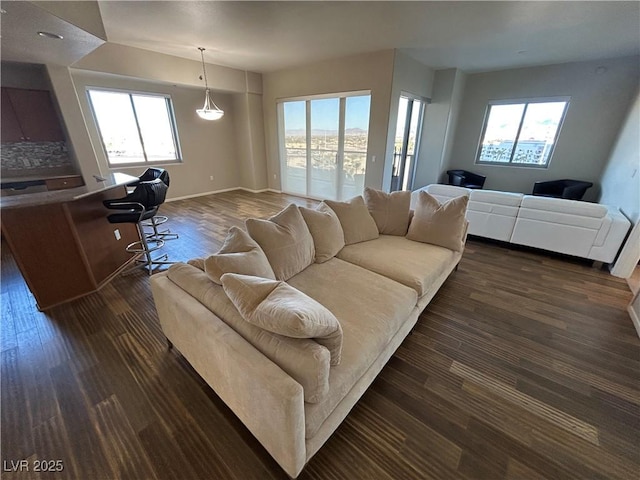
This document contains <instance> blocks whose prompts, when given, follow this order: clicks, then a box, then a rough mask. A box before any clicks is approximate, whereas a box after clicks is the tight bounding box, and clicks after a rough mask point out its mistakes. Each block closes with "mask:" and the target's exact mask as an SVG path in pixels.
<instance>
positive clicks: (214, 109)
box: [196, 47, 224, 120]
mask: <svg viewBox="0 0 640 480" xmlns="http://www.w3.org/2000/svg"><path fill="white" fill-rule="evenodd" d="M198 50H200V56H201V57H202V71H203V72H204V86H205V91H204V106H203V107H202V108H200V109H198V110H196V113H197V114H198V116H199V117H200V118H203V119H204V120H218V119H220V118H222V116H223V115H224V112H223V111H222V110H220V107H218V106H217V105H216V104H215V103H214V102H213V100H211V97H210V96H209V83H208V82H207V69H206V68H205V66H204V48H202V47H198ZM200 80H202V77H200Z"/></svg>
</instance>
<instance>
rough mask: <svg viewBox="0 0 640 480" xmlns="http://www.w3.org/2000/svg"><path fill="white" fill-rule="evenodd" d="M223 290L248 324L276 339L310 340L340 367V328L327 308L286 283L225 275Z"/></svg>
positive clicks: (332, 363) (230, 274) (247, 276)
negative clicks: (275, 336) (269, 333)
mask: <svg viewBox="0 0 640 480" xmlns="http://www.w3.org/2000/svg"><path fill="white" fill-rule="evenodd" d="M222 288H224V291H225V293H226V294H227V296H228V297H229V299H230V300H231V302H232V303H233V304H234V305H235V307H236V308H237V309H238V311H239V312H240V314H241V315H242V317H243V318H244V319H245V320H246V321H247V322H249V323H251V324H253V325H256V326H258V327H260V328H262V329H264V330H268V331H269V332H272V333H277V334H278V335H284V336H286V337H293V338H313V339H314V340H315V341H316V342H318V343H319V344H320V345H323V346H325V347H327V349H328V350H329V353H330V354H331V365H338V364H339V363H340V356H341V354H342V327H341V326H340V323H339V322H338V319H337V318H336V317H335V315H333V313H331V312H330V311H329V310H328V309H327V308H326V307H324V306H323V305H321V304H320V303H318V302H316V301H315V300H314V299H313V298H311V297H309V296H307V295H305V294H304V293H302V292H301V291H300V290H297V289H295V288H293V287H292V286H291V285H289V284H287V283H285V282H279V281H276V280H269V279H267V278H259V277H253V276H249V275H237V274H234V273H227V274H225V275H223V276H222Z"/></svg>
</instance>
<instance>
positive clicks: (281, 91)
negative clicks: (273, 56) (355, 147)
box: [263, 50, 394, 190]
mask: <svg viewBox="0 0 640 480" xmlns="http://www.w3.org/2000/svg"><path fill="white" fill-rule="evenodd" d="M393 58H394V52H393V50H385V51H381V52H375V53H369V54H364V55H357V56H352V57H346V58H339V59H334V60H327V61H324V62H319V63H314V64H311V65H305V66H302V67H298V68H293V69H288V70H282V71H279V72H273V73H266V74H264V75H263V90H264V93H263V106H264V122H265V136H266V138H265V140H266V147H267V173H268V180H269V188H272V189H274V190H280V188H281V186H280V164H279V151H278V128H277V127H278V121H277V112H276V102H277V100H278V99H283V98H290V97H298V96H306V95H319V94H330V93H342V92H350V91H359V90H371V112H370V124H369V138H368V158H367V169H366V177H365V184H366V185H368V186H371V187H375V188H381V187H382V181H383V174H384V163H385V162H384V161H383V159H384V158H385V153H386V149H387V145H386V144H387V134H388V125H389V108H390V105H391V103H390V100H391V85H392V80H393ZM372 156H375V157H376V158H377V160H376V162H375V163H374V162H372Z"/></svg>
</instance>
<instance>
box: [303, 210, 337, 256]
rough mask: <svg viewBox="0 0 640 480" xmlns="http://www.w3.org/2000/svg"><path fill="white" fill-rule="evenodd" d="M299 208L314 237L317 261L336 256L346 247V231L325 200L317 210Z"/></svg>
mask: <svg viewBox="0 0 640 480" xmlns="http://www.w3.org/2000/svg"><path fill="white" fill-rule="evenodd" d="M299 208H300V213H302V217H303V218H304V221H305V222H307V227H309V231H310V232H311V236H312V237H313V243H314V245H315V250H316V262H317V263H322V262H326V261H327V260H329V259H331V258H333V257H335V256H336V254H337V253H338V252H339V251H340V250H341V249H342V247H344V231H343V230H342V225H340V219H339V218H338V216H337V215H336V212H334V211H333V210H331V207H329V205H327V204H326V203H324V202H321V203H320V205H318V207H317V208H316V209H315V210H311V209H310V208H305V207H299Z"/></svg>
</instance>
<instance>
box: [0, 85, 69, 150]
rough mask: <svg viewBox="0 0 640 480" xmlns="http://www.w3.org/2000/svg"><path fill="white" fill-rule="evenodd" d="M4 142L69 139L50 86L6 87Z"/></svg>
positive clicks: (3, 121)
mask: <svg viewBox="0 0 640 480" xmlns="http://www.w3.org/2000/svg"><path fill="white" fill-rule="evenodd" d="M1 110H2V125H1V129H2V131H1V137H2V142H3V143H6V142H25V141H27V142H29V141H30V142H58V141H65V137H64V133H63V131H62V126H61V125H60V119H59V118H58V115H57V113H56V110H55V108H54V106H53V100H52V99H51V94H50V93H49V92H48V91H46V90H27V89H22V88H7V87H2V108H1Z"/></svg>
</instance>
